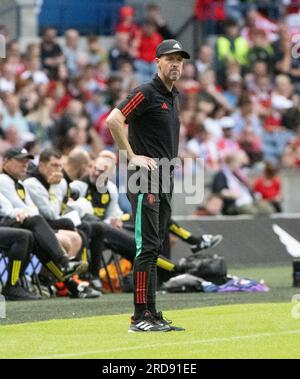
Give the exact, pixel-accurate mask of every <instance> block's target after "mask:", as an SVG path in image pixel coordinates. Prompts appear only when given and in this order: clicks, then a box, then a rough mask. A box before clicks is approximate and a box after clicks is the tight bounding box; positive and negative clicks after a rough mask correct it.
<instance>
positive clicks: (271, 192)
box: [253, 162, 282, 212]
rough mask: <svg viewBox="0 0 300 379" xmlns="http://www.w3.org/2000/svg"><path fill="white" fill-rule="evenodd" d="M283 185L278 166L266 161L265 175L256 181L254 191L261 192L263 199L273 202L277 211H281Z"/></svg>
mask: <svg viewBox="0 0 300 379" xmlns="http://www.w3.org/2000/svg"><path fill="white" fill-rule="evenodd" d="M281 187H282V184H281V179H280V177H279V176H278V168H277V167H276V166H275V165H274V164H272V163H271V162H266V163H265V169H264V175H263V176H261V177H259V178H257V179H256V181H255V184H254V188H253V190H254V192H256V193H259V194H260V195H261V196H262V199H264V200H266V201H268V202H269V203H271V204H272V205H273V206H274V208H275V210H276V211H277V212H281V211H282V208H281V200H282V197H281Z"/></svg>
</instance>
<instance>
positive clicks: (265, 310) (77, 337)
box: [0, 266, 300, 358]
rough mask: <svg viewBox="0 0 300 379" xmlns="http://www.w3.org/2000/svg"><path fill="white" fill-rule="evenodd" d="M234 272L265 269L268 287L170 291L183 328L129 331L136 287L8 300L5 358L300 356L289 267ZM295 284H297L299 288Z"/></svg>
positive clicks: (1, 349)
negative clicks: (90, 295)
mask: <svg viewBox="0 0 300 379" xmlns="http://www.w3.org/2000/svg"><path fill="white" fill-rule="evenodd" d="M234 273H237V274H239V275H243V276H249V277H252V278H254V279H260V278H261V277H263V278H264V279H265V280H266V282H267V284H269V286H270V287H271V291H270V292H269V293H266V294H243V293H241V294H201V293H196V294H167V295H159V296H158V303H159V306H160V308H161V309H163V310H164V311H165V310H166V311H165V315H166V317H167V318H171V319H172V320H173V323H174V324H175V325H178V326H183V327H185V328H186V331H185V332H169V333H136V334H131V333H128V332H127V329H128V325H129V317H130V311H131V295H130V294H118V295H115V294H114V295H105V296H103V298H101V299H97V300H93V301H88V300H69V299H66V300H65V299H53V300H49V301H40V302H26V303H13V302H12V303H8V306H7V319H5V320H0V339H1V344H0V357H1V358H300V338H299V335H300V319H295V318H293V317H292V315H291V311H292V303H291V298H292V296H293V295H295V294H297V293H298V292H299V293H300V290H299V289H297V288H292V287H291V267H288V266H282V267H281V266H277V267H268V268H266V267H260V268H258V267H256V268H251V269H247V268H243V269H240V270H235V271H234ZM297 290H298V291H297Z"/></svg>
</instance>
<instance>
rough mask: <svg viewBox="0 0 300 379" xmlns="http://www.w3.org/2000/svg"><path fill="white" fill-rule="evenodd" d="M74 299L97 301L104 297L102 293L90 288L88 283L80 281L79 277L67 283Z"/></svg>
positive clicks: (74, 277)
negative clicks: (98, 298)
mask: <svg viewBox="0 0 300 379" xmlns="http://www.w3.org/2000/svg"><path fill="white" fill-rule="evenodd" d="M65 285H66V287H67V289H68V291H69V292H70V297H71V298H72V299H96V298H97V297H100V296H101V295H102V293H101V292H99V291H96V290H94V289H93V288H91V287H90V285H89V283H88V282H85V281H83V280H80V279H79V278H78V276H77V275H74V276H72V278H70V279H69V280H67V281H65Z"/></svg>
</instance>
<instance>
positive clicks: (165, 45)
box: [156, 39, 190, 59]
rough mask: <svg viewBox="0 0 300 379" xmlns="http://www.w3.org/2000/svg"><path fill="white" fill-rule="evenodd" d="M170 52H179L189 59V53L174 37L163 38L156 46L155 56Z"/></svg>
mask: <svg viewBox="0 0 300 379" xmlns="http://www.w3.org/2000/svg"><path fill="white" fill-rule="evenodd" d="M171 53H180V54H181V55H182V57H183V58H185V59H190V54H189V53H188V52H187V51H185V50H183V48H182V45H181V43H180V42H178V41H176V39H165V40H164V41H162V42H161V43H160V44H159V45H158V46H157V48H156V58H159V57H161V56H162V55H165V54H171Z"/></svg>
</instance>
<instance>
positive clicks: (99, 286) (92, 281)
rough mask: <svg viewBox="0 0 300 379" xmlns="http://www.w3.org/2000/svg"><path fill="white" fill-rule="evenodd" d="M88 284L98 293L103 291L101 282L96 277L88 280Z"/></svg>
mask: <svg viewBox="0 0 300 379" xmlns="http://www.w3.org/2000/svg"><path fill="white" fill-rule="evenodd" d="M89 283H90V286H91V287H92V288H93V289H94V290H96V291H98V292H102V289H103V286H102V283H101V280H100V279H99V278H98V277H97V276H93V277H92V278H91V279H90V280H89Z"/></svg>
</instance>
